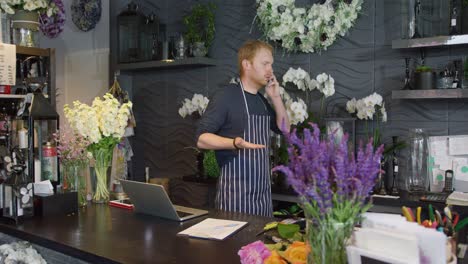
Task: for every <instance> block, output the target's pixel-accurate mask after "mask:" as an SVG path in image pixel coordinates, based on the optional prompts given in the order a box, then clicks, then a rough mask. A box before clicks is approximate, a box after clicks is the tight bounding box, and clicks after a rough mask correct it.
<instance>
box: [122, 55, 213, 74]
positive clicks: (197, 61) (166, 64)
mask: <svg viewBox="0 0 468 264" xmlns="http://www.w3.org/2000/svg"><path fill="white" fill-rule="evenodd" d="M215 65H216V61H215V60H214V59H211V58H207V57H193V58H186V59H182V60H167V61H144V62H133V63H119V64H117V65H116V69H117V70H121V71H138V70H147V69H165V68H176V67H202V66H215Z"/></svg>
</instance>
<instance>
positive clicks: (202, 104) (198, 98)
mask: <svg viewBox="0 0 468 264" xmlns="http://www.w3.org/2000/svg"><path fill="white" fill-rule="evenodd" d="M209 102H210V100H209V99H208V98H207V97H205V96H203V95H202V94H197V93H196V94H194V95H193V97H192V99H191V100H190V99H187V98H185V99H184V103H183V104H182V107H181V108H179V115H180V116H181V117H182V118H185V117H186V116H188V115H191V114H193V113H195V112H197V113H198V114H199V115H200V116H201V115H203V113H205V110H206V107H207V106H208V103H209Z"/></svg>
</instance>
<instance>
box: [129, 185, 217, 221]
mask: <svg viewBox="0 0 468 264" xmlns="http://www.w3.org/2000/svg"><path fill="white" fill-rule="evenodd" d="M120 183H121V184H122V187H123V189H124V192H125V193H126V194H127V195H128V196H129V197H130V200H131V201H132V203H133V206H134V211H135V212H136V213H142V214H149V215H154V216H159V217H162V218H166V219H170V220H175V221H179V222H182V221H185V220H188V219H192V218H194V217H198V216H202V215H206V214H208V211H206V210H200V209H195V208H190V207H183V206H178V205H173V204H172V202H171V200H170V199H169V196H168V195H167V193H166V191H165V190H164V187H163V186H162V185H157V184H149V183H144V182H137V181H128V180H120Z"/></svg>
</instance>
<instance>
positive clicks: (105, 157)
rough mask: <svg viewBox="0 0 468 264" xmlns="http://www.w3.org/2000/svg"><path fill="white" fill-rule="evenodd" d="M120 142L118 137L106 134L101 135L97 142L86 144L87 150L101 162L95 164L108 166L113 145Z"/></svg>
mask: <svg viewBox="0 0 468 264" xmlns="http://www.w3.org/2000/svg"><path fill="white" fill-rule="evenodd" d="M119 142H120V139H118V138H115V137H112V136H108V137H103V138H101V140H99V142H98V143H93V144H91V145H89V146H88V151H89V152H91V153H92V154H93V157H94V159H95V160H96V162H97V161H101V162H102V163H103V164H96V166H102V165H104V166H109V164H110V162H111V160H112V152H113V151H114V147H115V145H117V144H118V143H119Z"/></svg>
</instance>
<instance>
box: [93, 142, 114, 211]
mask: <svg viewBox="0 0 468 264" xmlns="http://www.w3.org/2000/svg"><path fill="white" fill-rule="evenodd" d="M113 149H114V148H113V146H112V147H109V148H108V149H107V148H100V149H97V150H95V151H94V152H93V157H94V161H95V163H94V173H95V180H94V185H93V202H94V203H107V202H109V196H110V192H109V186H108V179H107V177H108V173H107V171H108V170H109V167H110V163H111V161H112V151H113Z"/></svg>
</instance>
